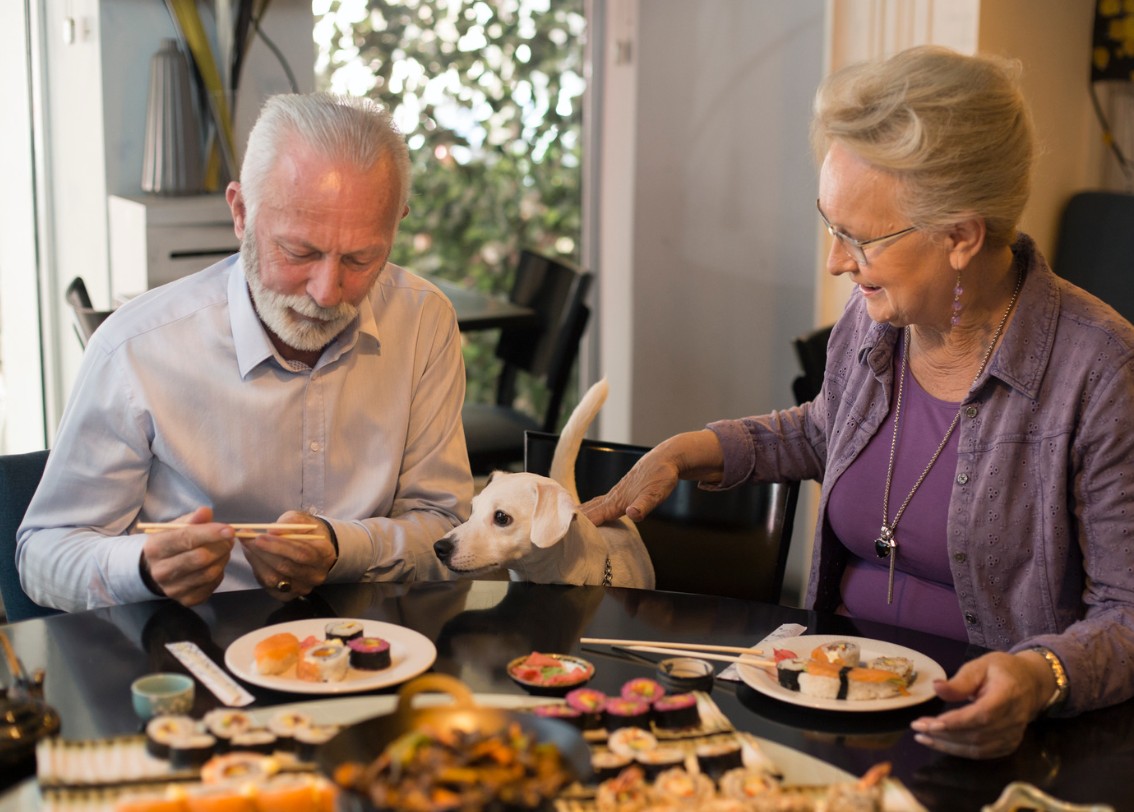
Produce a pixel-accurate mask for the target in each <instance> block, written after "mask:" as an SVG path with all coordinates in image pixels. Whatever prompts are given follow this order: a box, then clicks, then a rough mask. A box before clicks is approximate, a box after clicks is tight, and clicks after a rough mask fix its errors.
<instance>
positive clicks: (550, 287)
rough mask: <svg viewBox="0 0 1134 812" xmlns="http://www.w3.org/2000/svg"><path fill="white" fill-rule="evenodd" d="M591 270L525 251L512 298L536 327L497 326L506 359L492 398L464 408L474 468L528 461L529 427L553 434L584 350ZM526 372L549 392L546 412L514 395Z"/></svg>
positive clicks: (498, 353) (499, 354) (478, 470)
mask: <svg viewBox="0 0 1134 812" xmlns="http://www.w3.org/2000/svg"><path fill="white" fill-rule="evenodd" d="M590 284H591V274H590V273H588V272H585V271H580V270H578V269H576V268H573V267H571V266H569V265H567V264H565V263H563V262H560V261H557V260H553V259H549V258H547V257H544V256H541V255H539V254H536V253H534V252H531V251H523V252H522V253H521V256H520V264H519V266H518V267H517V269H516V280H515V283H514V284H513V286H512V293H511V295H510V297H509V298H510V299H511V300H512V301H513V302H515V303H517V304H521V305H524V306H525V307H530V308H532V309H533V310H535V312H536V315H537V319H536V322H535V323H534V324H533V325H531V326H524V327H509V328H505V329H502V330H501V331H500V339H499V341H498V342H497V345H496V357H497V358H499V359H500V360H501V361H502V362H503V367H502V369H501V372H500V377H499V379H498V380H497V385H496V401H495V403H466V404H465V406H464V408H463V409H462V410H461V419H462V420H463V421H464V427H465V440H466V442H467V443H468V449H469V463H470V464H471V466H472V471H473V473H474V474H487V473H491V472H492V471H494V470H498V469H509V468H514V467H518V466H519V465H520V464H522V463H523V461H524V432H525V431H528V430H533V431H547V432H553V431H555V430H556V429H557V428H558V423H559V412H560V410H561V408H562V406H563V397H564V395H565V394H566V391H567V385H568V382H569V381H570V377H571V370H572V368H573V367H574V365H575V359H576V358H577V357H578V354H579V342H580V341H581V340H582V337H583V331H584V330H585V329H586V326H587V319H588V318H589V316H590V309H589V308H588V307H587V305H586V304H585V301H584V300H585V299H586V296H587V290H588V289H589V287H590ZM521 374H525V375H527V376H529V377H530V378H532V379H534V380H537V381H539V382H540V383H541V384H542V385H543V388H544V389H545V390H546V393H547V405H546V407H545V408H544V409H543V411H542V413H541V414H535V413H533V411H531V410H528V409H526V408H525V407H524V406H523V405H522V404H521V403H519V401H518V398H517V387H516V383H517V381H518V380H519V378H520V375H521Z"/></svg>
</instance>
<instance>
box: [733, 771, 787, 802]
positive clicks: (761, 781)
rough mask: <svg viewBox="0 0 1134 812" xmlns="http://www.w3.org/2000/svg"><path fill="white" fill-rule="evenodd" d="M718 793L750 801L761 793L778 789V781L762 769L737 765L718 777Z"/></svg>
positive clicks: (773, 791) (764, 793)
mask: <svg viewBox="0 0 1134 812" xmlns="http://www.w3.org/2000/svg"><path fill="white" fill-rule="evenodd" d="M719 784H720V793H721V795H722V796H724V797H725V798H733V799H735V800H738V801H751V800H752V799H753V798H758V797H760V796H762V795H767V794H769V793H775V792H778V791H779V788H780V784H779V782H778V781H777V780H776V779H775V778H773V777H772V776H770V775H768V773H766V772H764V771H763V770H750V769H747V768H745V767H737V768H735V769H732V770H728V771H727V772H725V773H724V775H722V776H721V777H720V781H719Z"/></svg>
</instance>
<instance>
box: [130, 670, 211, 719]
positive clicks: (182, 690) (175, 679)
mask: <svg viewBox="0 0 1134 812" xmlns="http://www.w3.org/2000/svg"><path fill="white" fill-rule="evenodd" d="M195 684H196V683H195V682H194V681H193V678H192V677H190V676H188V675H186V674H165V673H158V674H146V676H144V677H138V679H136V680H134V682H133V683H132V684H131V685H130V696H131V698H132V699H133V702H134V713H136V714H138V718H140V719H142V720H143V721H146V720H148V719H152V718H153V717H155V716H164V715H177V714H186V713H189V711H191V710H192V709H193V696H194V686H195Z"/></svg>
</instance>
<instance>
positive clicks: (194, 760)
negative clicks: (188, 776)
mask: <svg viewBox="0 0 1134 812" xmlns="http://www.w3.org/2000/svg"><path fill="white" fill-rule="evenodd" d="M216 749H217V740H216V737H215V736H213V735H212V734H210V733H194V734H193V735H191V736H186V737H185V738H183V739H176V740H174V741H173V742H170V745H169V763H170V766H172V767H173V768H174V769H175V770H194V769H196V768H198V767H200V766H201V765H202V764H204V763H205V762H206V761H208V760H209V759H210V758H212V757H213V755H214V754H215V753H216Z"/></svg>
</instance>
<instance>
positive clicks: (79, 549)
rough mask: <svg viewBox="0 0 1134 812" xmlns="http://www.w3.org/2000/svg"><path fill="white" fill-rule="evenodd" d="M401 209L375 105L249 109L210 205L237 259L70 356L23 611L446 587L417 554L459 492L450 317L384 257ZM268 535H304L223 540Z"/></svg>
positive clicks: (468, 493)
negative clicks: (240, 156) (376, 584)
mask: <svg viewBox="0 0 1134 812" xmlns="http://www.w3.org/2000/svg"><path fill="white" fill-rule="evenodd" d="M409 191H410V170H409V156H408V153H407V150H406V146H405V142H404V140H403V138H402V137H401V135H400V134H399V133H398V132H397V131H396V129H395V128H394V127H393V125H392V123H391V121H390V119H389V117H388V115H387V114H386V113H385V112H384V111H382V110H381V109H380V108H378V107H376V106H375V105H373V104H372V103H370V102H367V101H365V100H358V99H345V98H337V97H333V96H329V95H325V94H315V95H289V96H277V97H274V98H272V99H270V100H269V101H268V103H267V104H266V105H265V106H264V109H263V111H262V112H261V115H260V118H259V120H258V121H257V123H256V126H255V127H254V128H253V130H252V133H251V135H250V136H249V139H248V146H247V149H246V154H245V158H244V163H243V166H242V169H241V176H240V182H239V183H231V184H229V187H228V190H227V195H226V197H227V200H228V204H229V207H230V208H231V210H232V218H233V223H234V226H235V231H236V235H237V237H239V238H240V240H241V249H240V253H239V254H238V255H237V256H234V257H230V258H229V259H227V260H224V261H223V262H220V263H218V264H217V265H214V266H213V267H211V268H208V269H206V270H204V271H201V272H199V273H197V274H194V275H192V276H189V277H187V278H185V279H182V280H179V281H177V282H174V283H172V284H169V285H165V286H163V287H161V288H157V289H155V290H153V291H150V292H149V293H146V294H145V295H143V296H140V297H138V298H137V299H135V300H133V301H131V302H130V303H129V304H127V305H125V306H124V307H122V308H121V309H120V310H119V311H117V312H116V313H115V314H114V315H113V316H112V317H111V318H110V319H109V320H108V321H107V322H106V323H105V324H104V325H103V326H102V327H100V328H99V330H98V332H97V333H96V334H95V335H94V336H93V337H92V340H91V343H90V344H89V346H88V347H87V349H86V353H85V357H84V359H83V365H82V369H81V371H80V373H79V376H78V380H77V382H76V385H75V389H74V392H73V395H72V398H71V401H70V403H69V405H68V407H67V409H66V411H65V413H64V416H63V420H62V422H61V424H60V427H59V434H58V438H57V441H56V443H55V446H54V449H53V450H52V453H51V457H50V460H49V462H48V465H47V469H46V471H45V472H44V477H43V482H42V484H41V485H40V488H39V490H38V492H37V493H36V495H35V498H34V499H33V501H32V503H31V506H30V507H29V509H28V512H27V515H26V517H25V519H24V524H23V526H22V527H21V528H20V531H19V540H18V547H17V553H16V561H17V566H18V567H19V570H20V577H21V580H22V583H23V586H24V589H25V591H26V592H27V593H28V594H29V595H30V596H31V598H32V599H33V600H35V601H36V602H37V603H40V604H43V605H45V606H52V607H57V608H61V609H66V610H72V611H73V610H78V609H85V608H88V607H94V606H100V605H107V604H118V603H127V602H131V601H138V600H146V599H150V598H153V597H154V596H156V595H165V596H168V597H170V598H172V599H174V600H176V601H178V602H180V603H182V604H185V605H192V604H196V603H199V602H201V601H203V600H205V599H206V598H207V597H208V596H209V595H211V594H212V593H213V592H214V591H215V590H228V589H244V588H252V587H255V586H257V584H260V585H263V586H265V587H267V588H269V589H272V590H273V591H274V593H275V594H276V595H277V596H279V597H280V598H281V599H288V598H291V597H294V596H297V595H305V594H307V593H308V592H310V591H311V590H312V589H313V588H314V587H316V586H318V585H319V584H321V583H323V582H324V581H352V580H391V579H405V580H410V579H443V578H448V577H450V576H449V575H448V573H447V572H446V570H445V568H444V567H442V566H440V562H439V561H438V560H437V557H436V556H435V555H434V554H433V549H432V543H433V541H434V540H436V539H438V538H440V537H441V536H443V535H444V534H445V533H446V532H447V531H448V530H449V529H450V528H451V527H453V526H455V525H457V524H458V523H460V522H461V521H463V520H464V519H466V518H467V517H468V513H469V502H470V499H471V497H472V478H471V475H470V473H469V467H468V456H467V453H466V450H465V442H464V435H463V430H462V427H461V416H460V415H461V404H462V401H463V400H464V391H465V389H464V387H465V376H464V364H463V361H462V357H461V342H460V336H459V334H458V331H457V324H456V318H455V315H454V312H453V308H452V306H451V305H450V304H449V302H448V301H447V300H446V299H445V297H444V296H443V295H442V294H441V293H440V292H439V291H438V290H437V289H436V288H434V287H433V286H432V285H430V284H429V283H428V282H426V281H424V280H422V279H419V278H417V277H415V276H413V275H412V274H410V273H408V272H407V271H405V270H403V269H401V268H398V267H396V266H394V265H391V264H389V263H388V262H387V259H388V257H389V255H390V250H391V248H392V246H393V243H394V237H395V235H396V234H397V230H398V225H399V223H400V221H401V219H402V218H403V217H404V216H405V214H406V213H407V212H408V211H409V209H408V206H407V199H408V197H409ZM272 520H275V521H278V522H280V523H290V524H309V525H314V526H315V529H314V530H311V531H304V532H301V533H299V534H298V535H300V536H302V537H301V538H289V537H288V536H289V535H291V534H290V533H287V532H285V531H273V534H260V535H256V534H255V533H253V534H252V535H253V537H251V538H248V537H245V536H246V535H247V534H244V533H241V534H240V537H239V538H237V530H236V529H235V528H233V527H232V523H239V522H265V521H272ZM172 521H176V522H177V523H178V524H179V525H181V526H178V527H176V528H173V529H168V530H163V531H160V532H155V533H151V534H149V535H143V534H138V533H136V532H134V531H136V529H137V528H136V525H137V523H139V522H172Z"/></svg>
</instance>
